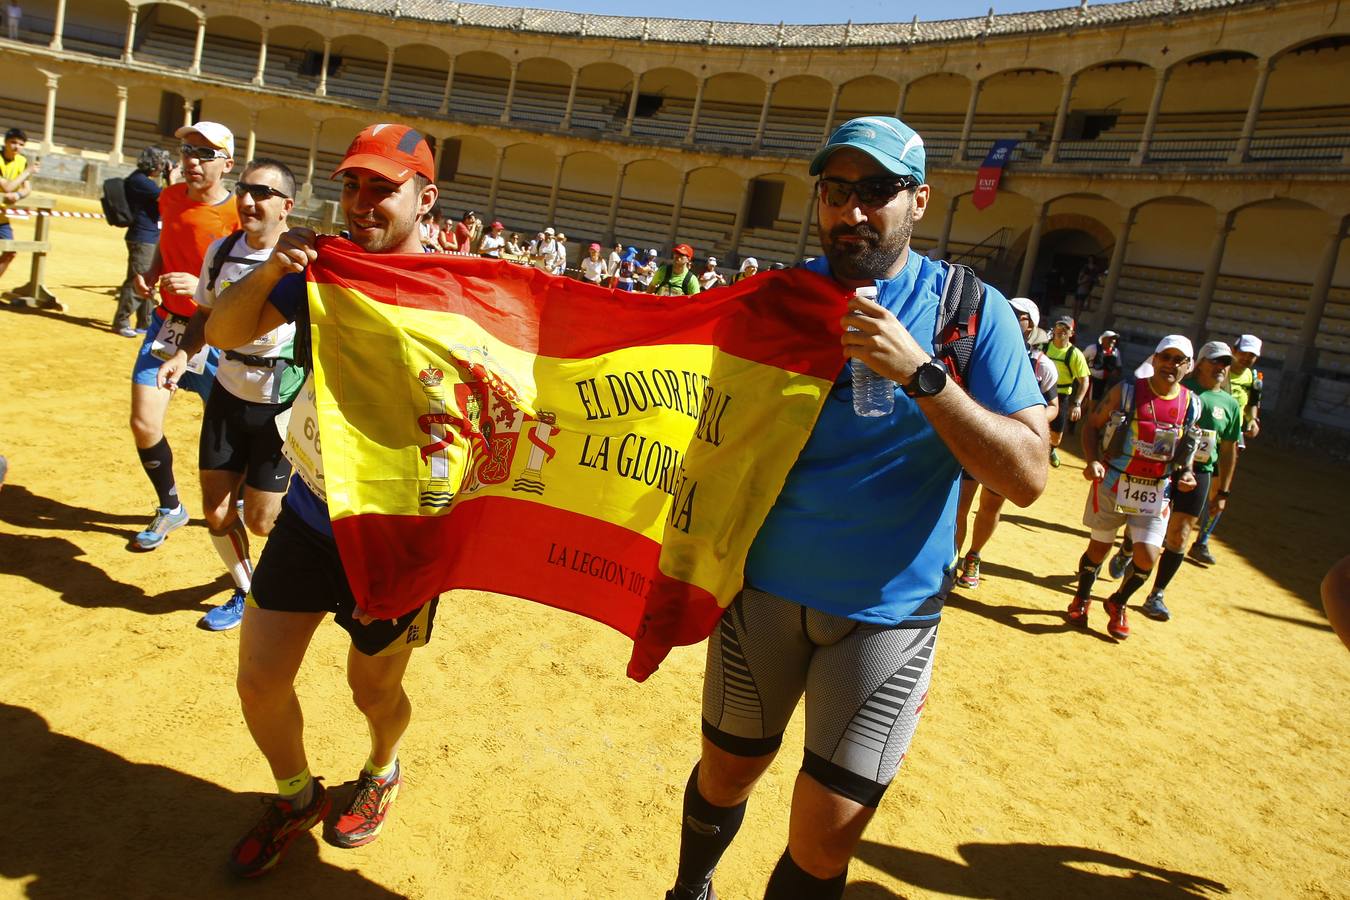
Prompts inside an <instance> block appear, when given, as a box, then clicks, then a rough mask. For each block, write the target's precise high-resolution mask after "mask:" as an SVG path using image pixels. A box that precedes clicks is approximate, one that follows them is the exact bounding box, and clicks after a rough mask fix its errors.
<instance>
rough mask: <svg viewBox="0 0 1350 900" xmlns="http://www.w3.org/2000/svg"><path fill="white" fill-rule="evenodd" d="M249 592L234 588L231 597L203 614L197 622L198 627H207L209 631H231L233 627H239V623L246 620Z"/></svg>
mask: <svg viewBox="0 0 1350 900" xmlns="http://www.w3.org/2000/svg"><path fill="white" fill-rule="evenodd" d="M246 594H247V592H246V591H243V590H240V589H239V588H235V589H234V593H233V594H231V595H230V599H228V600H226V601H225V602H224V603H222V604H220V605H219V606H217V607H216V608H215V609H213V610H211V611H209V612H208V613H207V614H206V615H204V616H202V619H201V621H200V622H198V623H197V627H198V628H205V629H206V630H207V631H229V630H230V629H231V628H237V627H239V623H240V622H242V621H243V620H244V597H245V596H246Z"/></svg>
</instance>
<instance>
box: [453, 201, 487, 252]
mask: <svg viewBox="0 0 1350 900" xmlns="http://www.w3.org/2000/svg"><path fill="white" fill-rule="evenodd" d="M482 234H483V223H482V222H481V221H479V219H478V213H476V212H474V211H473V210H471V209H470V210H466V211H465V212H464V216H463V217H462V218H461V219H460V220H459V223H458V224H457V225H455V244H456V245H458V247H459V252H460V253H474V252H476V251H477V247H478V239H479V238H480V237H481V236H482Z"/></svg>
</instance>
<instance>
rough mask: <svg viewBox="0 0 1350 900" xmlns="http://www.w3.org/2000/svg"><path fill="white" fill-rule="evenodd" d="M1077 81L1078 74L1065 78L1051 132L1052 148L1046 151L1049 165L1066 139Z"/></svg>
mask: <svg viewBox="0 0 1350 900" xmlns="http://www.w3.org/2000/svg"><path fill="white" fill-rule="evenodd" d="M1077 83H1078V76H1077V75H1070V76H1069V77H1068V78H1066V79H1064V91H1063V93H1061V94H1060V95H1059V108H1058V109H1056V110H1055V127H1054V130H1053V131H1051V132H1050V149H1049V150H1047V151H1046V153H1045V162H1046V164H1047V165H1048V164H1050V163H1053V162H1054V161H1055V156H1056V155H1057V154H1058V153H1059V142H1060V141H1061V140H1063V139H1064V123H1065V122H1067V121H1068V119H1069V101H1070V100H1072V99H1073V86H1074V85H1075V84H1077Z"/></svg>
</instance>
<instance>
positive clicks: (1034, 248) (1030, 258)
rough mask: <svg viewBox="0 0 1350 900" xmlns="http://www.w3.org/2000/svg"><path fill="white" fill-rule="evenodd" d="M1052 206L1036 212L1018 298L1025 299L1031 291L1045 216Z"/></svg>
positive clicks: (1018, 289) (1028, 241)
mask: <svg viewBox="0 0 1350 900" xmlns="http://www.w3.org/2000/svg"><path fill="white" fill-rule="evenodd" d="M1049 210H1050V204H1049V203H1042V204H1041V205H1040V208H1039V209H1037V210H1036V219H1035V221H1033V222H1032V223H1031V233H1030V234H1028V235H1027V252H1026V254H1025V255H1024V256H1023V257H1022V271H1021V273H1020V274H1018V276H1017V296H1019V297H1025V296H1026V295H1027V291H1029V290H1031V276H1032V273H1033V272H1034V271H1035V269H1036V257H1037V256H1039V255H1040V252H1041V231H1042V229H1044V228H1045V214H1046V213H1047V212H1049Z"/></svg>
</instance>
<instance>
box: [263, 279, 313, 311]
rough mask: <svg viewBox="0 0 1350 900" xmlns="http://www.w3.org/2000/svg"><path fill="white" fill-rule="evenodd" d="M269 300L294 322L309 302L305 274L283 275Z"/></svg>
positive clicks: (268, 297)
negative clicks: (301, 309) (302, 307)
mask: <svg viewBox="0 0 1350 900" xmlns="http://www.w3.org/2000/svg"><path fill="white" fill-rule="evenodd" d="M267 302H268V303H271V304H272V305H273V306H275V307H276V308H277V311H278V312H280V313H281V314H282V315H283V316H285V317H286V321H287V322H294V321H295V319H296V316H298V315H299V314H300V307H301V306H303V305H304V304H305V303H307V302H309V292H308V288H306V286H305V276H304V275H303V274H302V273H300V272H292V273H291V274H289V275H283V276H282V278H281V280H280V281H278V282H277V283H276V286H275V287H273V288H272V293H271V294H269V295H268V296H267Z"/></svg>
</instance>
